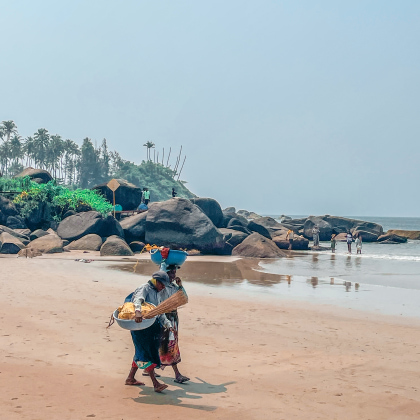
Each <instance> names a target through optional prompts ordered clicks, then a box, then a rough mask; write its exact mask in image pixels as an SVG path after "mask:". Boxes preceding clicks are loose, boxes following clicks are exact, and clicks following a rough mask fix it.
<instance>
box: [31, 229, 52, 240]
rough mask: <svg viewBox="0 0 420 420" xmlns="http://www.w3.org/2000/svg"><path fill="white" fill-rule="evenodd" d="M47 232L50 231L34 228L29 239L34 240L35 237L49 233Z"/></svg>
mask: <svg viewBox="0 0 420 420" xmlns="http://www.w3.org/2000/svg"><path fill="white" fill-rule="evenodd" d="M49 234H50V232H47V231H46V230H43V229H36V230H34V231H33V232H32V233H31V234H30V236H29V239H30V240H31V241H34V240H35V239H38V238H41V236H45V235H49Z"/></svg>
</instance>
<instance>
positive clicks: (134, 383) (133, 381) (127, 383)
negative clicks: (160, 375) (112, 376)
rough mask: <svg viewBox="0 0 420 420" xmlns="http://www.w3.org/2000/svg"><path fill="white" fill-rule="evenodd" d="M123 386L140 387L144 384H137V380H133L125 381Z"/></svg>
mask: <svg viewBox="0 0 420 420" xmlns="http://www.w3.org/2000/svg"><path fill="white" fill-rule="evenodd" d="M125 384H126V385H134V386H136V385H137V386H141V385H144V383H143V382H139V381H137V380H135V379H128V378H127V379H126V380H125Z"/></svg>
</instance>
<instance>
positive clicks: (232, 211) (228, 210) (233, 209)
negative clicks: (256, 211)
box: [223, 207, 236, 214]
mask: <svg viewBox="0 0 420 420" xmlns="http://www.w3.org/2000/svg"><path fill="white" fill-rule="evenodd" d="M223 213H224V214H228V213H233V214H235V213H236V209H235V207H226V208H225V209H224V210H223Z"/></svg>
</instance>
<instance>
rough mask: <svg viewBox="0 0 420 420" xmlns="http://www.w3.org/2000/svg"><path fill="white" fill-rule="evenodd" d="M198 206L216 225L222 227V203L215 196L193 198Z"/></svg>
mask: <svg viewBox="0 0 420 420" xmlns="http://www.w3.org/2000/svg"><path fill="white" fill-rule="evenodd" d="M191 202H193V203H194V204H195V205H196V206H198V207H200V209H201V211H202V212H203V213H204V214H205V215H206V216H207V217H208V218H209V219H210V220H211V221H212V222H213V224H214V226H216V227H218V228H219V227H222V223H223V213H222V208H221V207H220V204H219V203H218V202H217V201H216V200H215V199H213V198H203V197H199V198H191Z"/></svg>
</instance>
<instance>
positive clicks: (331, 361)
mask: <svg viewBox="0 0 420 420" xmlns="http://www.w3.org/2000/svg"><path fill="white" fill-rule="evenodd" d="M92 255H94V257H95V258H96V255H95V254H94V253H91V254H81V255H80V256H81V257H82V258H90V257H91V256H92ZM75 256H76V254H74V253H72V254H70V255H69V254H66V255H61V256H60V255H57V256H48V257H47V258H35V259H15V258H0V292H1V293H0V301H1V307H2V312H1V320H2V323H1V325H0V348H1V349H2V350H1V352H2V357H1V360H0V389H1V394H0V400H1V406H2V415H1V418H5V419H31V420H37V419H39V420H41V419H42V420H45V419H58V418H60V419H82V418H93V417H96V418H98V419H124V420H131V419H138V418H149V419H157V418H161V419H164V418H171V419H175V420H177V419H188V418H200V419H203V420H205V419H241V420H247V419H262V418H264V419H276V420H277V419H287V420H289V419H309V420H311V419H340V420H342V419H346V420H347V419H348V420H353V419H355V420H356V419H358V420H360V419H373V420H376V419H378V420H379V419H380V420H383V419H418V418H420V388H419V385H418V378H419V374H420V364H419V354H420V348H419V347H420V346H419V343H420V324H419V323H418V322H415V321H410V322H409V321H408V320H404V322H402V321H401V320H399V319H398V318H394V317H390V316H379V315H371V314H367V313H364V312H356V311H351V310H346V309H337V308H332V307H330V306H321V305H313V304H306V303H305V304H302V303H300V302H294V301H286V300H282V301H281V302H280V301H276V300H275V299H273V300H266V299H260V298H259V297H254V298H250V297H249V295H248V297H246V296H245V297H242V298H241V299H237V296H236V294H235V293H226V288H223V287H220V288H219V287H217V286H215V287H212V288H208V287H205V286H202V285H200V284H198V283H193V282H189V281H188V280H186V284H185V286H186V288H187V291H188V293H189V296H190V303H189V304H188V305H187V306H186V307H185V308H182V309H181V310H180V318H181V330H180V334H181V338H180V345H181V353H182V358H183V362H182V363H181V365H180V368H181V372H182V373H184V374H186V375H188V376H190V377H191V378H192V381H191V383H189V384H183V385H178V384H176V383H174V382H173V377H172V372H170V370H168V369H165V370H164V371H163V372H162V380H163V381H164V382H165V383H167V384H168V385H169V388H168V389H167V390H166V392H165V394H162V395H158V394H156V393H154V392H153V391H152V388H151V386H150V381H149V380H148V378H144V379H145V382H146V386H144V387H128V386H124V380H125V377H126V375H127V373H128V370H129V368H130V363H131V360H132V356H133V346H132V343H131V338H130V336H129V334H128V333H127V332H126V331H124V330H122V329H120V328H118V326H116V325H114V326H112V327H111V328H110V329H108V330H107V329H106V328H105V327H106V325H107V322H108V319H109V316H110V314H111V312H112V311H113V309H114V308H115V307H116V306H118V305H120V304H121V302H122V300H123V298H124V297H125V296H126V295H127V294H128V293H129V292H131V291H132V290H133V289H134V288H135V287H136V286H138V285H139V284H140V283H142V282H143V281H145V280H147V277H143V276H141V275H138V274H134V273H130V272H121V271H115V270H110V269H108V268H107V267H108V266H109V265H114V263H112V262H100V261H94V262H93V263H91V264H84V263H80V262H75V261H73V260H72V259H73V258H74V257H75ZM80 256H79V257H80ZM115 260H117V259H115ZM194 260H195V259H194V258H191V261H194ZM204 260H206V259H204ZM202 261H203V259H202ZM219 261H232V259H224V258H219ZM250 264H251V266H252V262H251V263H250ZM131 266H132V267H133V265H131ZM185 267H186V266H185ZM244 267H245V268H243V269H244V270H249V269H250V267H249V266H248V263H246V264H245V265H244ZM225 268H226V267H225ZM225 268H224V269H225ZM251 269H252V268H251ZM192 270H193V268H192ZM223 273H224V271H223ZM223 273H222V272H220V273H218V274H217V273H215V276H214V277H215V278H216V281H217V282H218V281H222V282H223V275H224V274H223ZM148 274H149V273H148ZM192 274H193V275H195V274H196V273H194V272H192ZM210 276H211V273H210ZM138 378H139V379H141V378H142V377H141V376H139V377H138Z"/></svg>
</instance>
